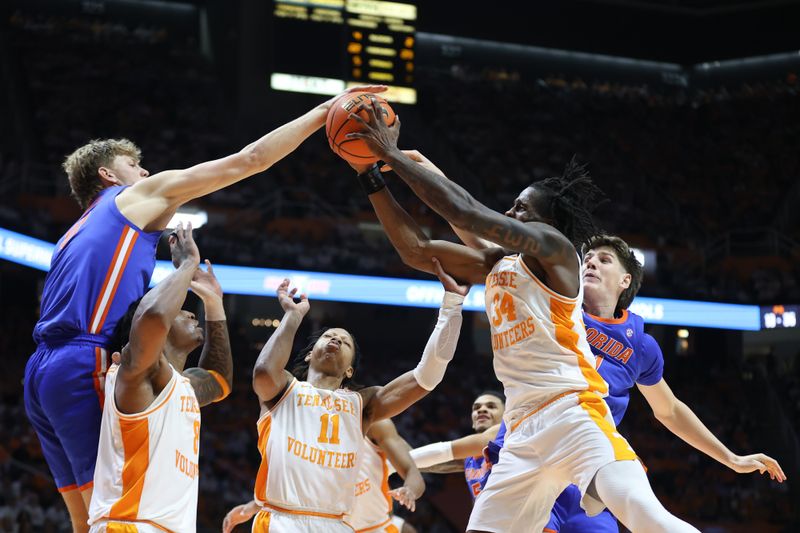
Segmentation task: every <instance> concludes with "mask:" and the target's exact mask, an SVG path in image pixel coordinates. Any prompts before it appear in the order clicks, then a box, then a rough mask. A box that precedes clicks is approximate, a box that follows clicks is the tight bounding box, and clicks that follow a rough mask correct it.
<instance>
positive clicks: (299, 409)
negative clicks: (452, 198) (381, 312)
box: [254, 379, 364, 519]
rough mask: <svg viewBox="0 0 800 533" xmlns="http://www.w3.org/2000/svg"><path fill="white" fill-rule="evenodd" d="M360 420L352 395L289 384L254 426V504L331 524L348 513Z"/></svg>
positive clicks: (355, 474) (358, 454)
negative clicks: (330, 520)
mask: <svg viewBox="0 0 800 533" xmlns="http://www.w3.org/2000/svg"><path fill="white" fill-rule="evenodd" d="M361 416H362V401H361V395H360V394H358V393H357V392H352V391H348V390H343V389H338V390H326V389H318V388H316V387H314V386H313V385H312V384H310V383H308V382H306V381H299V380H296V379H295V380H292V382H291V383H290V384H289V386H288V388H287V390H286V392H284V394H283V396H281V398H280V399H279V400H278V401H277V402H276V403H275V405H274V406H272V408H271V409H270V410H269V411H267V412H266V413H264V415H263V416H262V417H261V418H260V419H259V420H258V450H259V452H260V453H261V465H260V466H259V469H258V475H257V476H256V485H255V491H254V496H255V500H256V502H257V503H258V504H259V505H261V506H262V507H263V508H266V509H274V510H276V511H282V512H288V513H292V514H307V515H312V516H320V517H326V518H334V519H341V518H342V517H343V516H344V515H345V514H346V513H348V512H350V510H351V509H352V507H353V504H354V498H355V485H356V482H357V480H358V473H359V466H360V463H359V461H360V459H361V455H362V453H361V452H362V448H363V446H364V434H363V431H362V428H361V423H362V420H361Z"/></svg>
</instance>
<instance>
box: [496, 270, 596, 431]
mask: <svg viewBox="0 0 800 533" xmlns="http://www.w3.org/2000/svg"><path fill="white" fill-rule="evenodd" d="M577 260H578V259H577V257H576V261H577ZM582 301H583V284H582V283H581V288H580V290H579V292H578V295H577V297H575V298H568V297H566V296H562V295H560V294H558V293H556V292H555V291H553V290H552V289H550V288H548V287H547V286H546V285H545V284H544V283H542V282H541V281H540V280H539V279H537V278H536V276H535V275H534V274H533V273H532V272H531V271H530V269H528V267H527V265H525V263H524V262H523V260H522V257H521V256H520V255H514V256H507V257H504V258H503V259H501V260H500V261H498V262H497V263H496V264H495V265H494V267H493V268H492V271H491V272H490V273H489V275H488V276H487V278H486V313H487V315H488V317H489V325H490V327H491V333H492V349H493V351H494V369H495V373H496V374H497V377H498V379H500V381H501V382H502V383H503V386H504V388H505V395H506V400H507V403H506V417H505V418H506V420H507V421H510V422H511V423H512V424H513V422H514V421H515V419H517V418H518V417H520V416H523V415H524V414H525V413H526V412H528V411H530V410H531V409H533V408H536V407H539V406H541V405H542V404H544V403H545V402H547V401H548V400H551V399H553V398H555V397H556V396H558V395H560V394H564V393H568V392H570V391H591V392H595V393H597V394H599V395H600V396H605V395H606V394H607V393H608V386H607V385H606V383H605V381H603V378H602V377H600V375H599V374H598V373H597V371H596V370H595V358H594V355H593V354H592V351H591V349H590V347H589V344H588V343H587V341H586V330H585V328H584V325H583V320H582V314H581V303H582Z"/></svg>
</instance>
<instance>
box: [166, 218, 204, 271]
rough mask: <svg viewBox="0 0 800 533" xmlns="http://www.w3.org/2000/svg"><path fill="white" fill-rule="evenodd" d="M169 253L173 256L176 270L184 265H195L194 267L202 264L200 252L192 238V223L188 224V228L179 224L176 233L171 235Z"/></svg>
mask: <svg viewBox="0 0 800 533" xmlns="http://www.w3.org/2000/svg"><path fill="white" fill-rule="evenodd" d="M169 251H170V254H172V264H173V265H174V266H175V268H178V267H180V266H181V265H182V264H184V263H193V264H194V266H197V265H199V264H200V250H198V249H197V244H195V242H194V237H193V236H192V223H191V222H190V223H188V224H187V225H186V228H184V227H183V223H182V222H179V223H178V227H176V228H175V231H173V232H172V233H170V234H169Z"/></svg>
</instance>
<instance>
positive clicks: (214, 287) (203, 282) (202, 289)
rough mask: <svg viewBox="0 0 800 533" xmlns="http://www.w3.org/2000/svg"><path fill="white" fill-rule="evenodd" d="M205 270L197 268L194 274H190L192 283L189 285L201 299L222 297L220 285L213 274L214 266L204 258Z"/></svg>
mask: <svg viewBox="0 0 800 533" xmlns="http://www.w3.org/2000/svg"><path fill="white" fill-rule="evenodd" d="M205 263H206V270H203V269H202V268H198V269H197V270H196V271H195V273H194V276H192V283H191V285H190V287H191V288H192V291H194V293H195V294H197V296H199V297H200V299H201V300H203V301H206V300H208V299H209V298H216V299H222V287H221V286H220V284H219V280H217V276H216V275H214V267H212V266H211V261H209V260H208V259H206V260H205Z"/></svg>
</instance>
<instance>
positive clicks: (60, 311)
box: [33, 187, 161, 344]
mask: <svg viewBox="0 0 800 533" xmlns="http://www.w3.org/2000/svg"><path fill="white" fill-rule="evenodd" d="M124 189H125V187H109V188H107V189H105V190H103V191H102V192H100V194H99V195H98V198H97V199H96V200H95V201H94V203H92V205H91V206H90V207H89V208H88V209H87V210H86V212H85V213H84V214H83V216H81V218H80V219H78V221H77V222H76V223H75V224H74V225H73V226H72V227H71V228H70V229H69V231H67V233H65V234H64V236H63V237H61V239H59V241H58V243H57V244H56V248H55V252H54V253H53V258H52V260H51V263H50V272H48V274H47V278H46V279H45V283H44V291H43V293H42V306H41V317H40V318H39V322H37V324H36V327H35V328H34V330H33V338H34V340H35V341H36V342H37V343H42V342H45V343H56V342H59V341H64V340H68V339H75V338H85V339H89V340H92V341H96V342H98V343H101V344H103V343H105V342H107V341H108V339H109V338H110V336H111V334H112V333H113V331H114V327H115V326H116V324H117V321H118V320H119V319H120V318H121V317H122V315H124V314H125V312H126V311H127V310H128V307H129V306H130V305H131V303H133V302H134V301H136V300H138V299H139V298H141V297H142V295H144V292H145V290H146V289H147V286H148V285H149V284H150V276H152V274H153V268H155V261H156V257H155V250H156V245H157V244H158V239H159V237H160V236H161V232H160V231H158V232H151V233H146V232H143V231H141V230H140V229H139V228H137V227H136V226H134V225H133V224H132V223H131V222H130V221H129V220H128V219H126V218H125V217H124V216H122V213H120V212H119V209H117V205H116V202H115V201H114V200H115V198H116V197H117V195H118V194H119V193H120V192H122V191H123V190H124Z"/></svg>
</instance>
